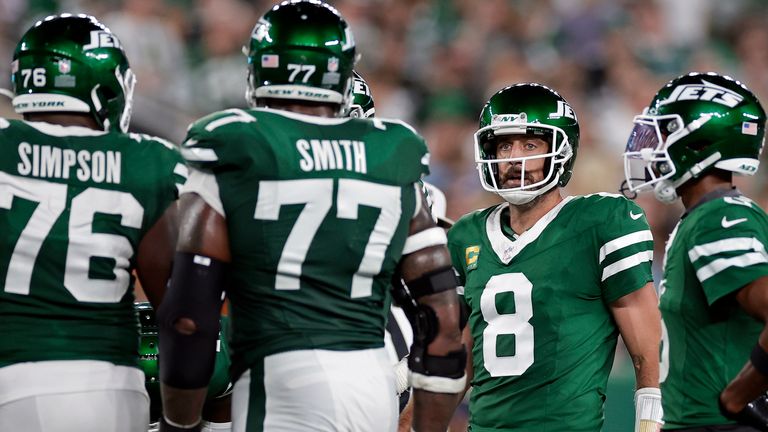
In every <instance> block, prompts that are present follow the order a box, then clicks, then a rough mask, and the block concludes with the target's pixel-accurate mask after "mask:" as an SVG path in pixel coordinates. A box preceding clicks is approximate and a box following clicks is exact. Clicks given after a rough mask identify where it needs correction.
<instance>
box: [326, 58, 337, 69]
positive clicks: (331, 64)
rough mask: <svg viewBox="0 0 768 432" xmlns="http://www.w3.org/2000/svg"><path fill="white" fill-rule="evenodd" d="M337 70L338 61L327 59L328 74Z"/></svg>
mask: <svg viewBox="0 0 768 432" xmlns="http://www.w3.org/2000/svg"><path fill="white" fill-rule="evenodd" d="M338 70H339V59H338V58H336V57H331V58H329V59H328V72H336V71H338Z"/></svg>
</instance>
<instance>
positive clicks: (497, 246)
mask: <svg viewBox="0 0 768 432" xmlns="http://www.w3.org/2000/svg"><path fill="white" fill-rule="evenodd" d="M572 199H573V197H572V196H568V197H565V198H564V199H563V201H561V202H560V203H559V204H558V205H556V206H555V207H554V208H552V210H550V211H549V212H547V214H545V215H544V217H542V218H541V219H539V221H538V222H536V223H535V224H534V225H533V226H532V227H531V229H529V230H528V231H526V232H524V233H522V234H521V235H520V236H518V237H517V240H510V239H509V238H508V237H507V236H505V235H504V232H503V228H502V223H506V221H505V222H502V220H501V214H502V212H504V210H505V209H507V208H509V203H507V202H505V203H502V204H501V205H499V206H498V207H496V208H495V209H494V210H493V211H492V212H491V214H489V215H488V218H487V219H486V221H485V229H486V234H487V235H488V240H489V241H490V243H491V247H492V248H493V251H494V252H495V253H496V256H497V257H499V260H501V262H503V263H504V265H507V264H509V263H510V261H512V258H514V257H516V256H517V255H518V254H519V253H520V252H522V250H523V249H524V248H525V247H526V246H528V245H529V244H531V243H533V242H534V241H535V240H536V239H538V238H539V236H540V235H541V233H542V232H543V231H544V229H545V228H546V227H547V226H549V223H550V222H552V220H554V219H555V218H556V217H557V215H558V214H559V213H560V210H562V209H563V207H564V206H565V205H566V204H567V203H569V202H571V200H572Z"/></svg>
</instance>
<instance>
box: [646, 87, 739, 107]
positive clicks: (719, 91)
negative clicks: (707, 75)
mask: <svg viewBox="0 0 768 432" xmlns="http://www.w3.org/2000/svg"><path fill="white" fill-rule="evenodd" d="M694 100H702V101H709V102H715V103H718V104H720V105H725V106H727V107H728V108H733V107H735V106H736V105H738V104H739V103H740V102H741V101H743V100H744V97H743V96H741V95H740V94H738V93H736V92H734V91H732V90H728V89H727V88H725V87H722V86H719V85H717V84H712V83H711V82H708V81H706V80H701V84H684V85H681V86H677V87H675V89H674V90H672V94H670V95H669V97H668V98H666V99H664V100H662V101H659V105H667V104H670V103H672V102H677V101H694Z"/></svg>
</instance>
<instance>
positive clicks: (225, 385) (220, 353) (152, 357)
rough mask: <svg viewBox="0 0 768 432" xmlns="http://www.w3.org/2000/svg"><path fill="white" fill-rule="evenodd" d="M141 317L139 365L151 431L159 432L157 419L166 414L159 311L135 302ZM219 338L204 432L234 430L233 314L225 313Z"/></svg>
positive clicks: (147, 304) (145, 304)
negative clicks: (231, 324) (231, 361)
mask: <svg viewBox="0 0 768 432" xmlns="http://www.w3.org/2000/svg"><path fill="white" fill-rule="evenodd" d="M133 306H134V308H135V309H136V314H137V315H138V318H139V326H140V330H139V334H140V339H139V366H140V367H141V369H142V370H143V371H144V376H145V387H146V389H147V393H148V394H149V418H150V420H151V421H152V423H150V425H149V432H156V431H157V430H158V427H159V424H158V422H157V420H158V419H159V418H160V416H161V415H162V408H163V403H162V400H161V398H160V376H159V372H160V369H159V366H158V360H159V357H160V356H159V355H158V353H159V348H158V328H157V320H156V319H155V310H154V308H152V305H151V304H150V303H148V302H137V303H134V305H133ZM219 327H220V331H219V337H218V340H217V341H216V363H215V365H214V368H213V375H212V376H211V381H210V383H209V384H208V393H207V394H206V398H205V400H206V404H205V406H204V407H203V421H202V424H201V426H202V432H216V431H220V432H229V431H231V430H232V422H231V409H230V407H231V399H232V381H231V380H230V379H229V366H230V361H229V344H228V343H227V340H228V334H229V317H228V316H226V315H222V316H221V324H220V326H219Z"/></svg>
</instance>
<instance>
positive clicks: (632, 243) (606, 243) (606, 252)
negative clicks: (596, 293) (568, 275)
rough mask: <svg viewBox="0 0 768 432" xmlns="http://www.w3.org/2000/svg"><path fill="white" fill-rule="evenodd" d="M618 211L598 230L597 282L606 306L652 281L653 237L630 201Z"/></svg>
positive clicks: (642, 214)
mask: <svg viewBox="0 0 768 432" xmlns="http://www.w3.org/2000/svg"><path fill="white" fill-rule="evenodd" d="M621 207H623V208H621ZM621 207H620V208H619V209H617V210H616V211H614V212H612V214H611V215H610V216H609V218H608V219H607V220H606V223H605V224H604V225H601V226H600V227H599V228H598V236H597V239H598V246H599V250H598V257H597V259H598V263H599V268H598V271H599V272H600V274H599V278H600V283H601V285H602V290H603V298H604V299H605V300H606V302H609V303H610V302H613V301H615V300H617V299H619V298H620V297H623V296H625V295H627V294H629V293H631V292H633V291H636V290H638V289H640V288H642V287H643V286H644V285H645V284H647V283H648V282H650V281H652V280H653V277H652V274H651V261H652V260H653V235H652V234H651V230H650V228H649V227H648V222H647V221H646V219H645V215H644V213H643V211H642V209H641V208H640V207H638V206H637V205H636V204H634V203H633V202H631V201H627V202H626V203H625V205H623V206H621Z"/></svg>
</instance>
